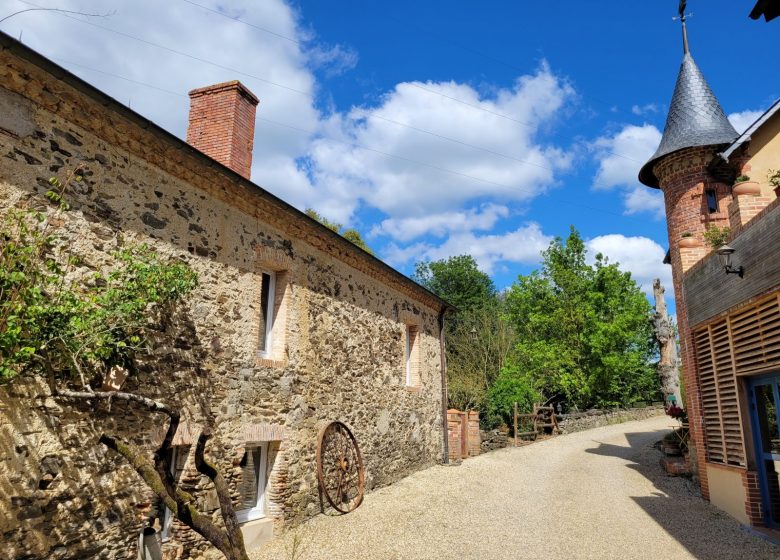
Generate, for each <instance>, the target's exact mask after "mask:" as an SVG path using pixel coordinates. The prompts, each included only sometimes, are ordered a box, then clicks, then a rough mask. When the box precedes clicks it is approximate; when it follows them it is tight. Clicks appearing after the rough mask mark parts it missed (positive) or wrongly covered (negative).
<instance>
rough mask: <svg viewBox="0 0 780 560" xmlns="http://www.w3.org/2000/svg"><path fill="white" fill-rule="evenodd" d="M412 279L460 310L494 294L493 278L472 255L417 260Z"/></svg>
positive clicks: (488, 300) (486, 302)
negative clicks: (480, 266) (479, 265)
mask: <svg viewBox="0 0 780 560" xmlns="http://www.w3.org/2000/svg"><path fill="white" fill-rule="evenodd" d="M412 280H414V281H415V282H417V283H418V284H421V285H423V286H425V287H426V288H428V289H429V290H430V291H432V292H433V293H434V294H436V295H437V296H439V297H440V298H442V299H444V300H446V301H447V302H449V303H451V304H452V305H454V306H455V307H457V308H458V310H459V311H463V312H465V311H468V310H471V309H475V308H478V307H483V306H485V305H490V304H492V303H493V301H494V300H495V297H496V287H495V285H494V284H493V280H492V279H491V278H490V276H488V275H487V274H485V273H484V272H482V271H481V270H480V269H479V267H478V266H477V262H476V261H475V260H474V257H472V256H471V255H458V256H456V257H450V258H449V259H443V260H439V261H426V262H418V263H417V264H416V265H415V271H414V274H413V275H412Z"/></svg>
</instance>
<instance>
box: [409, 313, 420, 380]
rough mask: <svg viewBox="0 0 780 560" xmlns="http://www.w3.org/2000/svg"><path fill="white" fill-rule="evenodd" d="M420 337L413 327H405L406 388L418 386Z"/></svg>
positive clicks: (416, 329)
mask: <svg viewBox="0 0 780 560" xmlns="http://www.w3.org/2000/svg"><path fill="white" fill-rule="evenodd" d="M419 339H420V335H419V330H418V328H417V327H416V326H414V325H407V326H406V386H407V387H416V386H418V385H419V384H420V348H419V346H420V340H419Z"/></svg>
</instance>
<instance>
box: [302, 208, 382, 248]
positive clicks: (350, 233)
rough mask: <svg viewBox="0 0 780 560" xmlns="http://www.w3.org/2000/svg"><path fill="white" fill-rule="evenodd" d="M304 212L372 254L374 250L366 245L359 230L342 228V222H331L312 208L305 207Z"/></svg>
mask: <svg viewBox="0 0 780 560" xmlns="http://www.w3.org/2000/svg"><path fill="white" fill-rule="evenodd" d="M305 213H306V215H307V216H309V217H310V218H313V219H315V220H317V221H318V222H319V223H321V224H322V225H324V226H325V227H326V228H328V229H329V230H331V231H334V232H336V233H338V234H339V235H340V236H341V237H343V238H344V239H346V240H347V241H350V242H351V243H354V244H355V245H357V246H358V247H360V248H361V249H363V250H364V251H365V252H366V253H368V254H369V255H373V254H374V251H373V250H372V249H371V247H369V246H368V244H367V243H366V241H365V240H364V239H363V236H362V235H360V232H359V231H358V230H356V229H355V228H347V229H344V226H343V225H342V224H340V223H338V222H331V221H330V220H328V219H327V218H326V217H325V216H323V215H322V214H320V213H319V212H317V211H316V210H314V209H313V208H307V209H306V212H305Z"/></svg>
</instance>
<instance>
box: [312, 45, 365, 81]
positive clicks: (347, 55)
mask: <svg viewBox="0 0 780 560" xmlns="http://www.w3.org/2000/svg"><path fill="white" fill-rule="evenodd" d="M306 54H307V55H308V58H309V64H310V65H311V67H312V68H314V69H315V70H323V71H324V72H325V75H326V76H327V77H329V78H332V77H334V76H340V75H341V74H344V73H345V72H348V71H349V70H352V69H353V68H354V67H355V66H357V63H358V58H359V57H358V53H357V51H355V49H353V48H351V47H347V46H344V45H335V46H332V47H327V46H324V45H314V47H312V48H310V49H308V51H307V53H306Z"/></svg>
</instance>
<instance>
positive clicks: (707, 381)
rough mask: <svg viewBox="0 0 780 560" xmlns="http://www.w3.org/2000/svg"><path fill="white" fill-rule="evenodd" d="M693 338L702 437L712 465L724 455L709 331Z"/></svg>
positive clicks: (700, 332) (706, 329) (703, 331)
mask: <svg viewBox="0 0 780 560" xmlns="http://www.w3.org/2000/svg"><path fill="white" fill-rule="evenodd" d="M694 336H695V342H696V361H697V362H698V366H699V384H700V387H701V401H702V413H703V416H704V435H705V436H706V438H707V458H708V459H709V460H710V461H712V462H713V463H722V462H723V458H724V456H725V453H724V449H723V431H722V430H721V425H720V404H719V403H718V388H717V385H716V383H715V365H714V361H713V356H712V342H711V340H710V329H709V328H705V329H702V330H700V331H699V332H698V333H696V334H695V335H694Z"/></svg>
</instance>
